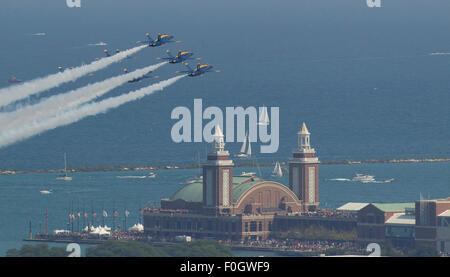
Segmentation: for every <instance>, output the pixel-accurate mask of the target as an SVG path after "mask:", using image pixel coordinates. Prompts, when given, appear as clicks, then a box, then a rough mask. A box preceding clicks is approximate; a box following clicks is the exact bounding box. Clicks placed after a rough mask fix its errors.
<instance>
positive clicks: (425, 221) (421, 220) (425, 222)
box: [415, 197, 450, 251]
mask: <svg viewBox="0 0 450 277" xmlns="http://www.w3.org/2000/svg"><path fill="white" fill-rule="evenodd" d="M448 210H450V197H448V198H443V199H431V200H423V199H420V200H417V201H416V226H415V233H416V237H415V243H416V246H432V247H436V248H437V250H438V251H440V249H441V243H442V241H444V248H445V245H446V242H445V240H444V239H443V238H444V237H445V236H448V233H447V234H446V235H444V234H443V233H442V232H444V231H445V230H447V231H448V229H445V226H438V218H439V216H440V215H443V216H445V215H446V213H445V212H446V211H448ZM441 223H442V221H441ZM438 227H444V228H439V232H440V233H439V234H440V238H441V239H438V236H437V230H438ZM438 244H439V245H438Z"/></svg>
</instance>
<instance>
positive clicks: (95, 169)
mask: <svg viewBox="0 0 450 277" xmlns="http://www.w3.org/2000/svg"><path fill="white" fill-rule="evenodd" d="M436 162H450V158H422V159H375V160H335V161H321V162H320V164H322V165H342V164H379V163H436ZM280 164H281V165H287V162H281V163H280ZM274 165H275V163H260V164H258V166H259V167H272V166H274ZM235 167H236V168H239V167H255V163H254V162H239V161H237V162H236V163H235ZM198 168H199V166H198V165H197V164H188V165H159V166H110V167H105V166H96V167H81V168H75V169H69V170H68V172H70V173H76V172H111V171H142V170H170V169H198ZM39 173H55V174H56V173H64V170H62V169H37V170H14V169H11V170H0V175H18V174H39Z"/></svg>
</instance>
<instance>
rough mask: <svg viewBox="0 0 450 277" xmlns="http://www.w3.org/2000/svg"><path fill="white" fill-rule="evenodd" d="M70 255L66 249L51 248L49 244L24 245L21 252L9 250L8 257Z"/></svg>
mask: <svg viewBox="0 0 450 277" xmlns="http://www.w3.org/2000/svg"><path fill="white" fill-rule="evenodd" d="M67 255H69V253H68V252H66V249H65V248H64V247H52V248H49V247H48V245H47V244H36V245H29V244H24V245H23V246H22V247H21V248H20V249H19V250H17V249H9V250H8V251H6V257H67Z"/></svg>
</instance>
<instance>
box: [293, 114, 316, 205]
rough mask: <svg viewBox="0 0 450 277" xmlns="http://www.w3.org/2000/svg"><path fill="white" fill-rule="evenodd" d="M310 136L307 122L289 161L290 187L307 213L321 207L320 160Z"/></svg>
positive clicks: (303, 125) (301, 130)
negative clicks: (312, 145) (312, 146)
mask: <svg viewBox="0 0 450 277" xmlns="http://www.w3.org/2000/svg"><path fill="white" fill-rule="evenodd" d="M310 135H311V133H310V132H309V131H308V128H307V127H306V124H305V122H303V124H302V126H301V128H300V131H298V132H297V137H298V145H297V149H295V150H294V152H293V157H292V159H291V160H290V161H289V175H290V177H289V187H290V188H291V190H292V191H293V192H294V193H295V194H296V195H297V197H298V199H299V200H300V201H302V202H303V209H304V210H305V211H310V210H315V209H317V208H318V207H319V175H318V171H319V159H318V158H317V157H315V156H314V154H315V153H316V151H315V150H314V148H311V144H310V140H309V139H310Z"/></svg>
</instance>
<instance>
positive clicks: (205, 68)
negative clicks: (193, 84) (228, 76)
mask: <svg viewBox="0 0 450 277" xmlns="http://www.w3.org/2000/svg"><path fill="white" fill-rule="evenodd" d="M184 65H185V66H186V67H187V68H188V70H187V71H180V72H183V73H187V75H188V76H190V77H196V76H200V75H203V74H205V73H207V72H209V71H210V70H211V69H212V68H213V66H212V65H209V64H200V63H198V64H197V67H196V68H195V69H192V68H191V67H190V66H189V64H188V63H185V64H184ZM216 72H219V71H218V70H217V71H216Z"/></svg>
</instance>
